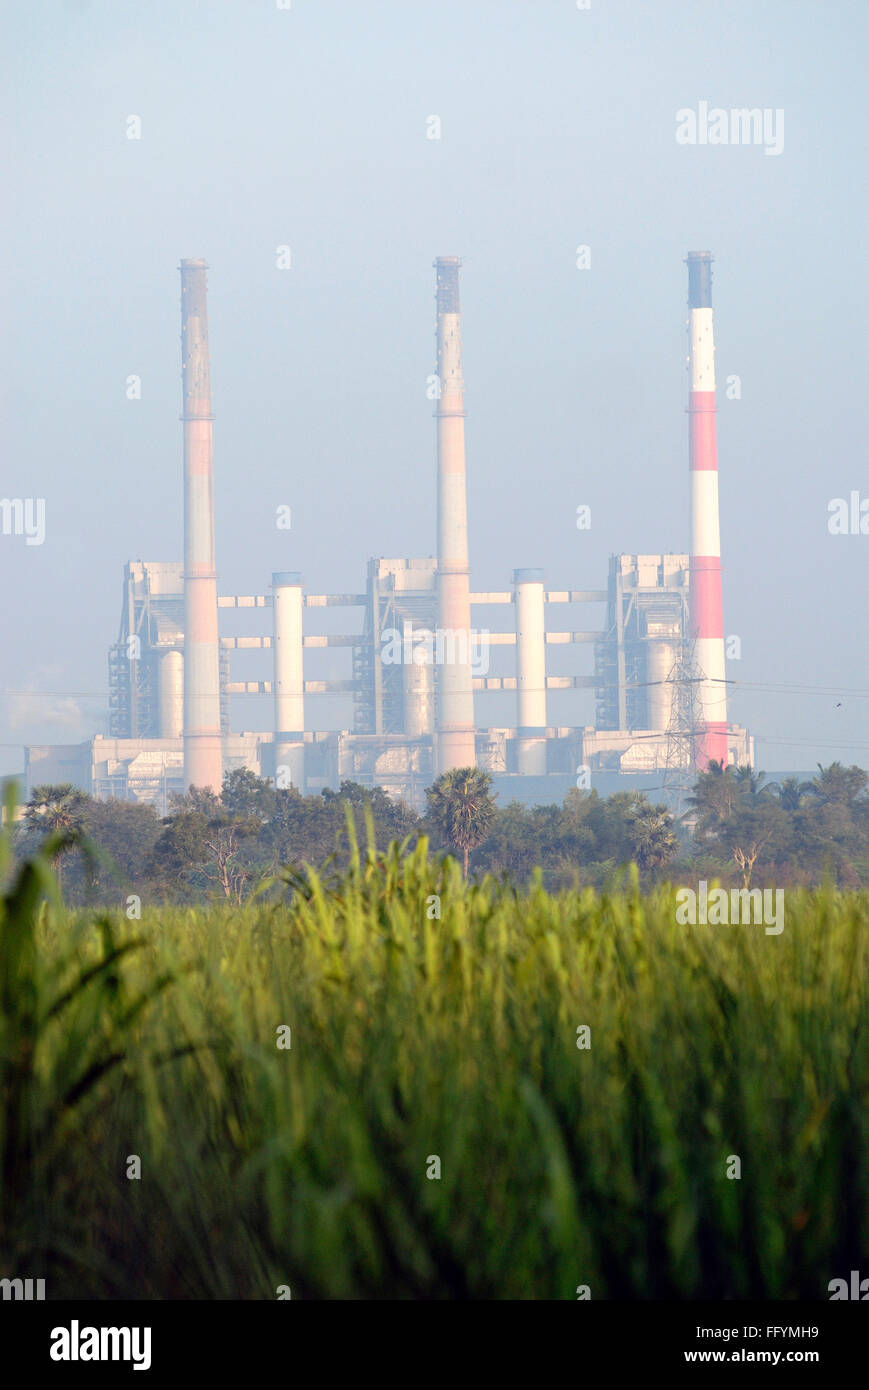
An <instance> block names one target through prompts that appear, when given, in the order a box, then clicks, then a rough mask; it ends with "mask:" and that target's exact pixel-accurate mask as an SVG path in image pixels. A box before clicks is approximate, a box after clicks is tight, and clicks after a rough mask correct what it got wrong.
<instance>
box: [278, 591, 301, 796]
mask: <svg viewBox="0 0 869 1390" xmlns="http://www.w3.org/2000/svg"><path fill="white" fill-rule="evenodd" d="M272 591H273V594H274V598H273V604H274V607H273V610H272V611H273V614H274V638H273V641H272V645H273V647H274V659H275V679H274V697H275V785H276V786H277V787H282V788H283V787H296V788H297V790H298V791H304V790H305V682H304V662H303V658H304V653H303V642H302V614H303V608H304V604H303V601H302V600H303V594H302V576H301V575H300V574H298V573H297V572H296V571H295V570H281V571H278V572H277V573H275V574H273V575H272Z"/></svg>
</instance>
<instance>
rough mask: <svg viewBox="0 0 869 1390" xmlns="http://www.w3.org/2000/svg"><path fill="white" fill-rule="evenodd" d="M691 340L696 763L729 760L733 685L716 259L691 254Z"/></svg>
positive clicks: (702, 765)
mask: <svg viewBox="0 0 869 1390" xmlns="http://www.w3.org/2000/svg"><path fill="white" fill-rule="evenodd" d="M685 264H686V265H687V267H688V306H689V311H690V320H689V335H690V343H691V351H690V370H691V395H690V403H689V406H688V416H689V426H690V435H689V440H690V442H689V467H690V471H691V561H690V578H691V587H690V605H689V612H690V620H689V625H690V636H691V637H692V638H693V640H694V659H695V662H696V665H697V668H698V671H699V674H700V677H701V680H700V684H699V686H698V692H699V700H698V704H699V725H700V727H699V729H698V738H697V740H696V744H695V764H696V766H697V767H698V768H699V769H700V770H702V769H704V768H705V767H706V766H707V765H708V764H709V762H710V760H711V759H713V758H714V759H715V760H716V761H718V762H721V763H726V762H727V694H726V690H727V687H726V685H725V674H724V627H723V619H722V607H721V533H720V527H719V522H718V449H717V445H716V441H715V340H714V335H713V326H712V256H711V254H710V253H709V252H708V251H689V253H688V257H687V259H686V262H685Z"/></svg>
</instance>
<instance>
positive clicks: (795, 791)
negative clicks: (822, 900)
mask: <svg viewBox="0 0 869 1390" xmlns="http://www.w3.org/2000/svg"><path fill="white" fill-rule="evenodd" d="M867 785H869V774H867V773H866V772H864V771H863V770H862V768H859V767H854V766H852V767H845V766H843V765H842V764H840V763H832V764H831V765H830V766H829V767H826V768H825V767H822V766H820V765H819V766H818V772H817V775H816V776H815V777H813V778H812V779H811V780H810V781H808V782H801V781H799V779H797V778H793V777H791V778H787V779H785V780H783V781H782V782H781V783H768V782H767V781H766V779H765V777H764V774H763V773H758V772H755V771H753V770H752V769H751V768H748V767H731V766H728V767H722V766H720V765H719V764H717V763H712V764H710V766H709V768H708V770H706V771H704V772H702V773H700V774H699V775H698V776H697V779H696V782H695V784H694V788H693V792H692V794H691V796H690V797H689V798H688V801H687V808H686V810H685V812H684V814H683V815H681V816H680V817H678V818H676V817H675V816H674V815H673V813H672V812H671V811H670V810H668V809H667V807H666V806H665V805H663V804H658V803H655V802H653V801H651V800H650V799H649V798H648V797H647V796H646V795H645V794H644V793H642V792H632V791H624V792H616V793H614V794H613V795H611V796H608V797H602V796H600V795H599V794H598V793H597V792H596V791H594V790H591V791H586V790H578V789H576V790H571V791H569V792H568V793H567V795H566V796H565V798H564V801H563V803H562V804H561V805H560V806H559V805H548V806H532V807H528V806H524V805H522V804H521V803H519V802H517V801H512V802H509V803H508V804H507V805H505V806H498V804H497V802H496V799H495V797H494V796H493V794H492V791H491V778H490V777H489V776H488V774H486V773H484V772H481V771H480V770H479V769H477V768H460V769H457V770H454V771H452V772H449V773H445V774H444V775H443V776H442V777H440V778H438V779H437V781H436V782H435V783H434V784H433V785H432V786H431V787H430V788H429V789H428V791H427V792H426V810H425V813H424V814H423V815H421V816H420V815H418V814H417V813H416V812H415V811H414V810H413V809H412V808H411V807H409V806H407V805H406V804H405V803H403V802H401V801H394V800H392V799H390V797H388V796H387V795H386V793H385V792H384V791H383V790H382V788H379V787H375V788H374V789H373V790H369V789H367V788H364V787H362V786H360V785H359V784H358V783H355V782H342V783H341V786H340V787H339V789H338V791H331V790H328V789H327V790H324V791H322V792H321V793H319V794H317V795H309V796H305V795H302V794H301V793H300V792H299V791H297V790H295V789H293V788H289V789H287V790H279V789H277V788H276V787H275V786H274V785H273V784H272V783H271V782H270V781H269V780H268V779H264V778H261V777H258V776H256V775H255V774H254V773H253V772H250V771H248V770H246V769H239V770H235V771H233V772H229V773H227V775H226V776H225V777H224V780H223V786H222V788H221V792H220V794H219V795H217V794H215V793H214V792H212V791H208V790H202V789H197V788H191V789H190V791H189V792H187V793H186V794H185V795H183V796H178V795H176V796H174V797H172V798H171V799H170V801H171V809H170V814H169V815H167V816H164V817H162V818H161V817H160V815H159V814H158V812H157V811H156V809H155V808H154V807H153V806H149V805H142V804H138V803H136V802H129V801H117V800H107V801H99V800H96V799H94V798H93V797H90V796H88V795H86V794H85V793H84V792H81V791H78V790H76V789H75V788H74V787H72V786H71V785H68V784H64V785H53V786H40V787H36V788H34V790H33V792H32V794H31V796H30V798H29V800H28V802H27V804H26V806H25V808H24V815H23V819H22V820H21V822H20V823H19V825H18V828H17V833H16V852H17V854H18V855H20V856H25V855H27V854H28V853H29V852H30V851H31V850H33V849H35V848H36V847H37V846H38V845H39V844H40V843H41V842H42V840H44V839H45V838H46V836H47V835H49V834H51V833H52V832H56V831H58V830H60V831H64V832H67V833H68V834H69V835H70V836H71V837H72V839H73V842H74V843H73V844H72V845H71V847H69V848H67V849H66V850H64V851H63V852H62V853H61V854H58V856H57V860H56V869H57V873H58V876H59V878H60V880H61V886H62V889H63V892H64V896H65V897H66V899H67V901H69V902H71V903H106V904H108V903H116V902H117V901H118V900H119V896H120V895H121V894H123V893H129V892H133V893H138V894H140V895H142V896H145V895H147V896H148V897H149V898H150V899H154V898H155V897H156V898H159V899H164V900H167V901H176V902H185V901H191V902H193V901H201V900H203V899H205V898H208V897H211V896H217V897H218V898H222V899H224V900H226V901H229V902H233V903H238V902H242V901H244V900H245V899H246V898H247V897H249V896H250V895H251V893H253V892H254V891H256V890H257V889H258V888H261V887H262V885H263V883H264V882H265V881H266V880H269V879H270V878H273V877H275V876H276V875H280V873H281V872H282V871H283V870H284V869H286V868H287V867H289V868H291V869H294V870H296V871H303V866H304V865H306V864H310V865H313V866H315V867H317V868H318V869H322V868H324V867H326V868H332V869H334V870H335V871H340V869H341V868H342V866H343V865H344V864H345V863H346V862H347V858H348V855H349V853H350V835H351V833H352V834H354V835H355V837H356V839H357V841H358V842H359V843H361V844H363V845H365V844H367V843H369V841H371V840H373V841H374V843H375V845H376V847H377V848H378V849H381V850H383V849H385V848H386V847H387V845H388V844H389V843H390V842H391V841H393V840H397V841H399V842H400V843H403V842H407V843H408V845H409V846H411V847H412V846H413V845H414V844H415V843H416V841H417V840H418V839H419V837H420V836H423V835H424V836H426V837H427V838H428V839H429V841H430V843H431V845H432V847H433V848H434V849H435V850H436V851H441V852H444V853H451V854H454V855H456V856H457V857H458V858H459V859H460V860H461V861H462V864H463V868H464V871H465V873H466V874H471V875H478V876H479V875H482V874H484V873H492V874H495V875H497V876H500V877H504V878H507V879H508V880H510V881H512V882H515V883H516V884H517V885H519V884H523V883H527V882H528V881H529V880H530V879H531V877H532V875H533V874H534V873H535V872H539V873H540V875H541V876H542V879H543V882H544V884H545V886H546V887H547V888H549V889H551V890H554V891H557V890H558V889H560V888H567V887H573V886H581V885H584V884H589V885H592V886H595V887H601V886H603V885H604V884H605V883H606V882H607V881H608V880H609V879H610V878H611V877H612V875H613V873H614V872H615V871H617V870H618V869H619V867H620V866H622V865H624V864H626V863H635V864H636V865H637V866H638V868H639V870H640V872H641V874H642V875H643V877H644V878H645V879H646V880H653V879H655V878H663V877H670V878H673V879H674V880H678V879H681V878H685V877H688V878H691V879H697V878H698V877H706V878H713V877H715V878H719V879H720V880H721V881H722V882H723V883H726V884H735V885H741V886H746V887H747V886H750V885H751V884H752V883H754V884H755V885H757V884H761V885H763V884H768V885H774V886H789V885H797V884H806V885H808V884H811V883H816V882H819V881H821V880H829V881H832V882H834V883H836V884H837V885H839V886H842V887H859V886H861V885H866V884H869V794H867ZM348 816H349V818H350V827H349V828H348Z"/></svg>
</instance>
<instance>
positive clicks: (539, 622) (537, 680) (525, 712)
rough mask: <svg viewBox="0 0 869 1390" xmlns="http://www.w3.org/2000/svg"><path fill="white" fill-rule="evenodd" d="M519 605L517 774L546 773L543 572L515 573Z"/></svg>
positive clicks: (517, 622)
mask: <svg viewBox="0 0 869 1390" xmlns="http://www.w3.org/2000/svg"><path fill="white" fill-rule="evenodd" d="M513 584H514V589H515V603H516V695H517V706H518V719H517V725H518V727H517V730H516V738H517V745H516V760H517V771H518V772H520V773H521V774H522V775H523V776H525V777H542V776H544V775H545V773H546V635H545V627H544V621H543V571H542V570H538V569H521V570H514V571H513Z"/></svg>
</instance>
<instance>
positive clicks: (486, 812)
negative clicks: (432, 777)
mask: <svg viewBox="0 0 869 1390" xmlns="http://www.w3.org/2000/svg"><path fill="white" fill-rule="evenodd" d="M491 785H492V779H491V777H490V776H489V774H488V772H481V771H480V769H479V768H478V767H454V768H451V769H450V771H449V772H444V773H443V774H442V775H441V776H440V777H439V778H438V779H437V781H436V782H435V784H434V786H431V787H429V788H428V790H427V791H426V794H425V795H426V800H427V802H428V814H429V816H430V818H431V820H432V821H433V822H434V823H435V825H437V826H438V828H439V829H440V830H441V831H442V832H443V834H444V836H445V838H446V839H447V840H448V841H449V843H450V845H452V847H453V849H455V850H460V851H461V854H462V865H463V868H464V873H465V877H466V878H467V876H468V860H469V857H470V853H471V850H472V849H476V848H477V845H481V844H482V843H483V841H484V840H485V839H486V838H487V836H488V834H489V831H490V829H491V828H492V822H493V821H494V819H495V801H494V798H493V796H492V793H491V792H490V790H489V788H490V787H491Z"/></svg>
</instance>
